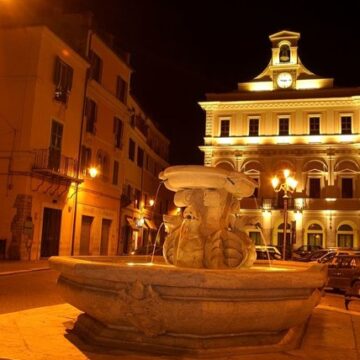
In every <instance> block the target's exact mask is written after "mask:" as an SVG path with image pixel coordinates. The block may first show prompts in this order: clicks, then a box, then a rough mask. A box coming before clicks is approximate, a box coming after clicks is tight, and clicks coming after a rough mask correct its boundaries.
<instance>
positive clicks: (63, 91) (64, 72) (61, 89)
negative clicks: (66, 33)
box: [53, 56, 74, 103]
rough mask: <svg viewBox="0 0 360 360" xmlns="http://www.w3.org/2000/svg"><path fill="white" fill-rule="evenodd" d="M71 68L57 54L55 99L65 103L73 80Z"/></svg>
mask: <svg viewBox="0 0 360 360" xmlns="http://www.w3.org/2000/svg"><path fill="white" fill-rule="evenodd" d="M73 73H74V71H73V68H72V67H71V66H70V65H68V64H67V63H66V62H64V61H62V60H61V59H60V58H59V57H58V56H57V57H56V58H55V67H54V79H53V80H54V84H55V100H57V101H60V102H63V103H66V102H67V98H68V95H69V94H70V91H71V87H72V81H73Z"/></svg>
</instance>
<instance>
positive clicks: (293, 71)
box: [238, 30, 333, 91]
mask: <svg viewBox="0 0 360 360" xmlns="http://www.w3.org/2000/svg"><path fill="white" fill-rule="evenodd" d="M269 39H270V41H271V45H272V47H271V59H270V62H269V65H268V66H267V67H266V68H265V69H264V71H263V72H262V73H261V74H260V75H258V76H257V77H255V78H254V79H253V80H252V81H249V82H246V83H239V84H238V89H239V90H240V91H244V90H245V91H269V90H274V91H283V90H299V89H320V88H328V87H332V86H333V79H326V78H321V77H320V76H318V75H315V74H314V73H312V72H311V71H310V70H308V69H307V68H306V67H305V66H304V65H303V64H302V62H301V60H300V57H299V55H298V41H299V40H300V33H297V32H293V31H288V30H282V31H279V32H277V33H275V34H272V35H270V36H269Z"/></svg>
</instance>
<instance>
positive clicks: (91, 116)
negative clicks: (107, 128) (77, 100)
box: [85, 98, 97, 134]
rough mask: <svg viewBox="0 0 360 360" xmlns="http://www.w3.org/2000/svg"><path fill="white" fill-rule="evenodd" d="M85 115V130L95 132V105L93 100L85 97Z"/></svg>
mask: <svg viewBox="0 0 360 360" xmlns="http://www.w3.org/2000/svg"><path fill="white" fill-rule="evenodd" d="M85 116H86V131H87V132H89V133H92V134H95V133H96V127H95V124H96V117H97V106H96V103H95V101H93V100H91V99H89V98H86V105H85Z"/></svg>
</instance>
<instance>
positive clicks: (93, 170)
mask: <svg viewBox="0 0 360 360" xmlns="http://www.w3.org/2000/svg"><path fill="white" fill-rule="evenodd" d="M97 174H98V170H97V168H96V167H91V168H89V175H90V177H92V178H95V177H96V176H97Z"/></svg>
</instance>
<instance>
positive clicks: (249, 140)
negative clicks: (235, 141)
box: [247, 137, 260, 144]
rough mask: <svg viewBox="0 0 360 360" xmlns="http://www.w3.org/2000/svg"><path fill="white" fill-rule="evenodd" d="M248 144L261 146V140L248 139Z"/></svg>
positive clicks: (256, 138)
mask: <svg viewBox="0 0 360 360" xmlns="http://www.w3.org/2000/svg"><path fill="white" fill-rule="evenodd" d="M247 142H248V144H259V142H260V138H259V137H248V138H247Z"/></svg>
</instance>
